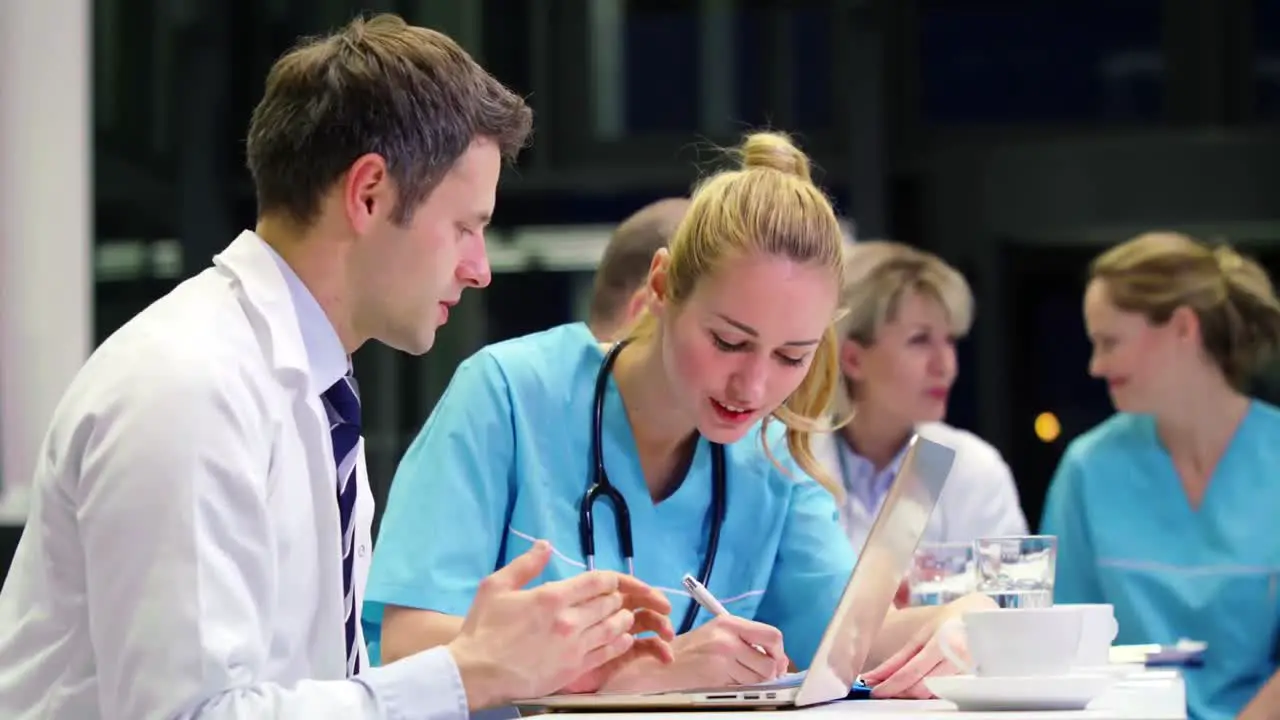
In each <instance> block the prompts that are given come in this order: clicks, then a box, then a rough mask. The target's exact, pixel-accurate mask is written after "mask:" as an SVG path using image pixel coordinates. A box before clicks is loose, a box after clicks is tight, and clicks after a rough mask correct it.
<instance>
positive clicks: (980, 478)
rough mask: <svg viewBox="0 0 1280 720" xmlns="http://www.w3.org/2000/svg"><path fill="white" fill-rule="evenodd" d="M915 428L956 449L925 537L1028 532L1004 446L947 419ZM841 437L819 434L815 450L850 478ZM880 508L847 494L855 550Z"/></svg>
mask: <svg viewBox="0 0 1280 720" xmlns="http://www.w3.org/2000/svg"><path fill="white" fill-rule="evenodd" d="M916 432H918V433H919V434H921V435H924V436H925V437H928V438H929V439H930V440H934V441H936V442H939V443H942V444H943V445H946V446H947V447H950V448H953V449H954V450H955V451H956V461H955V465H954V466H953V467H952V469H951V475H950V477H948V478H947V484H946V485H945V486H944V487H943V489H942V495H941V496H940V497H939V498H938V504H937V506H936V507H935V508H934V511H933V514H932V515H931V516H930V517H929V524H928V526H927V527H926V529H925V533H924V537H923V538H922V539H921V542H970V541H972V540H975V539H977V538H980V537H992V536H998V535H1024V534H1026V532H1027V520H1026V516H1025V515H1024V514H1023V512H1022V505H1021V502H1020V501H1019V499H1018V488H1017V485H1015V484H1014V482H1013V473H1012V472H1010V470H1009V466H1008V465H1007V464H1006V463H1005V461H1004V458H1002V457H1001V456H1000V451H998V450H996V449H995V448H994V447H992V446H991V444H990V443H988V442H987V441H985V440H983V439H982V438H980V437H978V436H977V435H974V434H973V433H971V432H969V431H967V430H961V429H960V428H955V427H952V426H950V425H947V424H946V423H941V422H934V423H924V424H921V425H920V426H919V427H917V428H916ZM837 442H839V439H838V438H837V437H836V436H835V435H833V434H822V435H817V436H815V437H814V439H813V443H812V450H813V454H814V457H815V458H816V459H817V460H818V462H819V463H820V464H821V465H822V467H823V469H825V470H826V471H827V473H828V474H829V475H830V476H831V477H832V478H837V479H841V480H842V482H847V480H843V479H842V478H841V467H840V456H839V452H840V448H839V446H838V445H837V444H836V443H837ZM878 511H879V508H873V507H867V506H866V505H865V504H864V503H863V502H862V501H861V500H859V499H858V498H857V497H856V496H855V495H854V494H853V493H846V497H845V500H844V502H843V503H842V504H841V507H840V522H841V523H842V524H843V525H844V528H845V534H847V535H848V536H849V542H850V543H851V544H852V545H853V548H854V550H861V549H862V546H863V545H864V544H865V543H866V541H867V533H869V532H870V531H871V523H872V522H873V521H874V520H875V516H876V513H877V512H878Z"/></svg>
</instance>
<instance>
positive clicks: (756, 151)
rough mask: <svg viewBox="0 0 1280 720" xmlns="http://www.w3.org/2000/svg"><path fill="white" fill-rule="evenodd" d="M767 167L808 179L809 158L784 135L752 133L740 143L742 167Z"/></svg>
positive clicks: (748, 168) (746, 168)
mask: <svg viewBox="0 0 1280 720" xmlns="http://www.w3.org/2000/svg"><path fill="white" fill-rule="evenodd" d="M754 168H768V169H770V170H777V171H778V172H784V173H786V174H788V175H794V176H796V177H798V178H800V179H801V180H809V179H810V177H809V158H808V156H806V155H805V154H804V153H803V152H801V151H800V148H798V147H796V146H795V144H793V143H792V142H791V139H790V138H788V137H787V136H786V135H783V134H781V133H774V132H760V133H752V134H750V135H748V136H747V139H746V140H744V141H743V143H742V169H743V170H751V169H754Z"/></svg>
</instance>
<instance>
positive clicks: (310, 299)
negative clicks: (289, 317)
mask: <svg viewBox="0 0 1280 720" xmlns="http://www.w3.org/2000/svg"><path fill="white" fill-rule="evenodd" d="M258 239H259V240H261V238H258ZM262 244H263V245H265V246H266V248H267V250H269V251H270V252H271V259H273V260H275V262H276V266H277V267H279V268H280V275H281V276H282V277H284V282H285V285H287V286H288V288H289V297H290V299H291V300H292V301H293V311H294V313H296V314H297V316H298V329H299V330H300V331H301V332H302V344H303V346H304V347H305V348H306V349H307V363H308V365H310V372H311V377H312V382H314V383H315V385H316V386H318V387H319V388H320V389H321V391H323V390H325V389H327V388H328V387H329V386H331V385H333V384H334V383H336V382H338V380H339V379H341V378H342V376H344V375H346V374H347V373H348V372H349V371H350V369H351V359H350V358H349V357H348V356H347V353H346V350H344V349H343V347H342V340H340V339H339V338H338V331H337V330H335V329H334V327H333V323H332V322H330V321H329V316H328V315H325V313H324V309H323V308H321V307H320V303H319V302H318V301H317V300H316V298H315V296H314V295H312V294H311V291H310V290H308V289H307V286H306V285H305V284H304V283H303V282H302V278H299V277H298V274H297V273H295V272H294V271H293V268H291V267H289V263H287V262H285V260H284V258H282V257H280V254H279V253H277V252H276V251H275V248H273V247H271V245H269V244H268V243H267V242H266V241H263V243H262Z"/></svg>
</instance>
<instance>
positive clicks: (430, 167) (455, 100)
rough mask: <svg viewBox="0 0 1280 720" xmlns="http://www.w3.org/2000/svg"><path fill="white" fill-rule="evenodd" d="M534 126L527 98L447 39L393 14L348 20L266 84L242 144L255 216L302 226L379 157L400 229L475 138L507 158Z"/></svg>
mask: <svg viewBox="0 0 1280 720" xmlns="http://www.w3.org/2000/svg"><path fill="white" fill-rule="evenodd" d="M532 122H533V118H532V112H531V111H530V110H529V108H528V106H526V105H525V102H524V100H523V99H521V98H520V97H519V96H518V95H516V94H515V93H513V92H511V91H510V90H508V89H507V88H506V87H505V86H503V85H502V83H500V82H498V80H497V79H496V78H494V77H493V76H492V75H490V74H489V73H488V72H486V71H485V70H484V69H483V68H481V67H480V66H479V65H478V64H476V62H475V61H474V60H472V59H471V56H470V55H468V54H467V53H466V51H464V50H463V49H462V48H461V47H460V46H459V45H458V44H457V43H456V42H454V41H453V40H452V39H450V38H449V37H448V36H447V35H444V34H442V33H439V32H436V31H435V30H428V29H426V28H421V27H414V26H411V25H408V24H407V23H405V21H404V20H402V19H400V18H399V17H398V16H396V15H389V14H383V15H376V16H373V17H371V18H368V19H364V18H357V19H356V20H354V21H352V22H351V23H350V24H348V25H347V26H346V27H344V28H342V29H341V30H339V31H337V32H336V33H334V34H332V35H328V36H324V37H315V38H307V39H304V40H302V41H300V42H299V43H298V45H296V46H295V47H294V48H293V49H292V50H290V51H288V52H287V53H285V54H284V55H283V56H281V57H280V59H279V60H277V61H276V63H275V65H274V66H272V68H271V72H270V73H269V74H268V75H267V82H266V90H265V92H264V94H263V97H262V100H261V101H260V102H259V103H258V106H257V107H256V108H255V109H254V111H253V119H252V121H251V122H250V124H249V139H248V164H249V171H250V173H251V174H252V175H253V181H254V184H255V187H256V191H257V199H258V213H259V214H260V215H266V214H274V213H280V214H283V215H287V216H288V217H289V218H290V219H292V220H293V221H295V222H297V223H299V224H302V225H304V226H305V225H309V224H311V223H312V222H313V221H314V220H315V218H316V215H317V214H318V213H319V210H320V201H321V198H322V197H323V195H324V194H325V193H326V192H327V191H328V190H329V189H330V188H331V187H332V186H333V184H334V183H335V182H336V181H337V180H338V178H340V177H341V176H342V174H343V173H345V172H346V171H347V169H348V168H349V167H350V166H351V164H352V163H353V162H355V160H356V159H357V158H359V157H360V156H362V155H364V154H366V153H377V154H378V155H381V156H382V158H383V159H384V160H385V161H386V163H387V171H388V173H389V174H390V176H391V179H392V181H393V182H394V183H395V187H396V189H397V191H398V192H399V200H398V205H397V207H396V211H395V213H394V218H395V220H396V222H398V223H402V224H403V223H406V222H408V220H409V218H410V217H412V215H413V212H414V210H416V209H417V207H418V206H419V205H420V204H421V203H422V202H423V201H424V200H425V199H426V197H427V195H428V194H430V192H431V190H432V189H433V188H434V187H435V186H436V184H437V183H439V182H440V180H441V179H442V178H443V177H444V175H445V173H447V172H448V170H449V168H450V167H452V166H453V164H454V162H455V161H456V160H457V159H458V158H459V157H461V156H462V154H463V153H464V152H466V150H467V148H468V147H469V146H470V145H471V142H472V141H473V140H475V139H476V138H479V137H484V138H489V139H491V140H493V141H495V142H496V143H497V144H498V146H499V148H500V149H501V152H502V154H503V156H504V157H505V158H506V159H507V160H513V159H514V158H515V156H516V154H517V153H518V152H519V151H520V149H521V148H522V147H523V146H524V144H525V142H526V141H527V139H528V136H529V132H530V129H531V127H532Z"/></svg>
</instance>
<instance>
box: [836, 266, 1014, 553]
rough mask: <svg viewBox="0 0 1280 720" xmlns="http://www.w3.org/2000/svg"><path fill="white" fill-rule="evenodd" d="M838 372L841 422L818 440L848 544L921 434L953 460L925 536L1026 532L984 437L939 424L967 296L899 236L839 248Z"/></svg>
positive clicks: (956, 277)
mask: <svg viewBox="0 0 1280 720" xmlns="http://www.w3.org/2000/svg"><path fill="white" fill-rule="evenodd" d="M845 258H846V259H845V276H844V294H843V298H842V303H843V306H844V309H845V312H846V314H845V316H844V317H843V319H842V321H841V324H840V332H841V337H842V341H841V345H840V368H841V371H842V373H843V375H844V379H845V388H846V391H847V400H848V403H847V404H846V405H845V407H843V408H841V413H840V414H841V415H842V416H850V415H851V417H850V419H849V422H848V423H847V424H845V425H844V426H843V427H841V428H840V430H839V431H838V432H836V433H833V434H829V435H826V436H824V437H823V438H822V439H821V440H820V441H816V442H815V444H814V455H815V456H816V457H817V458H818V459H819V460H820V461H821V462H822V464H823V466H824V467H825V468H826V470H827V472H829V473H830V474H831V476H832V477H837V478H840V479H841V482H842V484H843V485H844V490H845V498H844V502H843V503H842V505H841V508H840V516H841V521H842V522H843V524H844V526H845V530H846V532H847V534H848V536H849V540H850V542H851V543H852V544H853V546H854V548H855V549H860V548H861V547H862V544H863V543H864V542H865V541H866V537H867V532H868V531H869V530H870V529H871V523H872V521H873V520H874V519H875V516H876V513H877V512H878V511H879V509H880V504H881V503H882V502H883V501H884V497H885V494H886V493H887V492H888V489H889V485H890V483H891V482H892V481H893V477H894V474H895V473H896V472H897V470H898V466H899V464H900V463H901V460H902V457H903V453H904V451H905V449H906V446H907V440H908V439H909V438H910V436H911V434H912V433H920V434H922V435H926V436H928V437H929V438H930V439H932V440H936V441H937V442H941V443H943V444H945V445H948V446H950V447H952V448H955V450H956V465H955V469H953V470H952V473H951V477H950V478H949V479H948V480H947V486H946V489H945V490H944V491H943V494H942V497H941V498H940V499H939V501H938V505H937V508H936V509H935V510H934V513H933V516H932V517H931V518H930V521H929V527H928V530H927V531H926V533H925V536H924V539H923V541H922V542H968V541H971V540H973V539H975V538H978V537H983V536H992V535H1018V534H1024V533H1026V531H1027V521H1026V517H1025V516H1024V515H1023V512H1022V508H1021V505H1020V503H1019V500H1018V490H1017V487H1016V486H1015V485H1014V482H1013V475H1012V473H1011V472H1010V471H1009V466H1008V465H1007V464H1005V462H1004V459H1003V458H1002V457H1001V456H1000V452H999V451H998V450H996V449H995V448H994V447H992V446H991V445H990V444H989V443H987V442H986V441H985V440H983V439H982V438H980V437H978V436H977V435H974V434H973V433H970V432H968V431H966V430H961V429H959V428H955V427H952V426H950V425H947V424H946V423H945V422H943V421H942V420H943V417H944V416H945V415H946V411H947V396H948V395H949V393H950V392H951V386H952V384H953V383H954V382H955V379H956V349H955V343H956V340H957V339H958V338H961V337H963V336H964V335H965V334H966V333H967V332H968V330H969V326H970V323H971V322H972V317H973V295H972V293H971V291H970V290H969V285H968V283H967V282H965V279H964V276H963V275H961V274H960V273H959V272H958V271H956V270H955V269H954V268H952V267H951V266H949V265H947V264H946V263H945V262H943V261H942V259H941V258H939V257H937V256H936V255H933V254H931V253H927V252H922V251H920V250H916V249H915V248H912V247H909V246H907V245H903V244H900V243H895V242H888V241H870V242H860V243H857V244H855V245H852V246H850V247H849V248H848V250H847V251H846V255H845Z"/></svg>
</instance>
